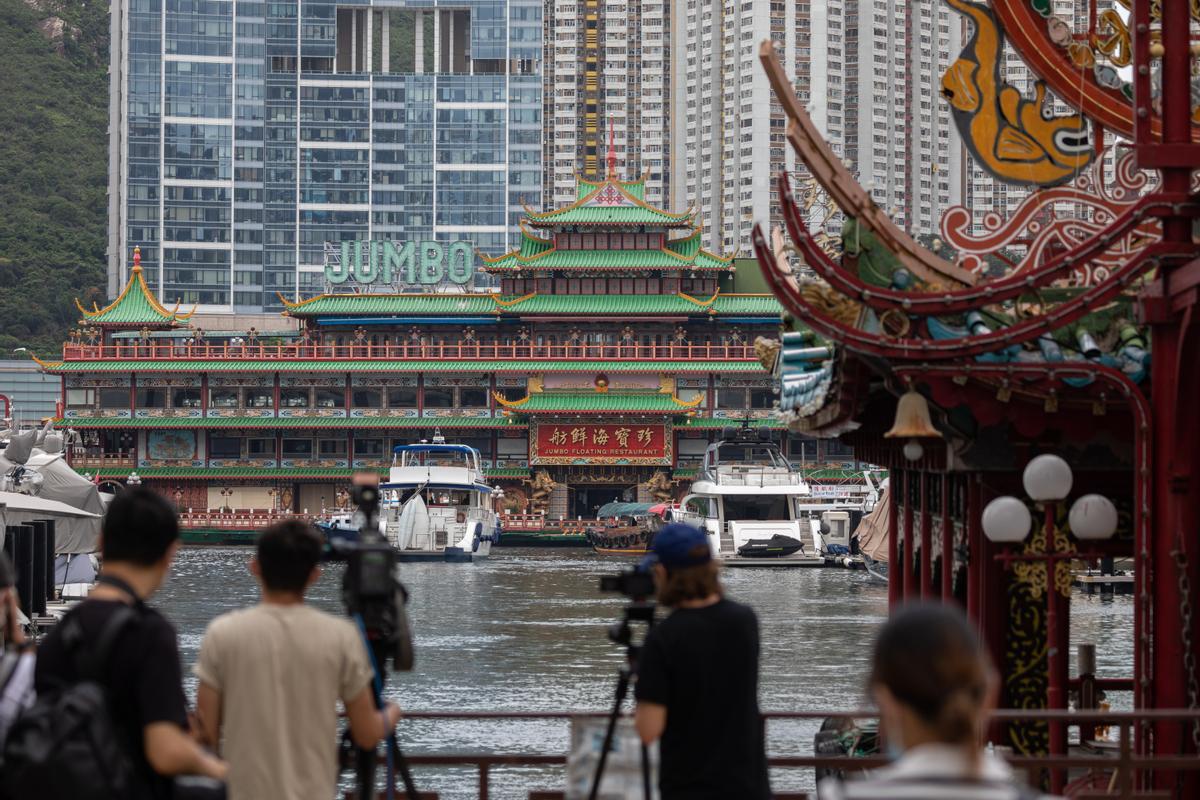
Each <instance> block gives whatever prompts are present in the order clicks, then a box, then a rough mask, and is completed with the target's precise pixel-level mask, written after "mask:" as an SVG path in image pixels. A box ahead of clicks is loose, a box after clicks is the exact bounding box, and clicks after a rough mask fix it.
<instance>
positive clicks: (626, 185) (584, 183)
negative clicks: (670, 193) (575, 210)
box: [575, 174, 646, 200]
mask: <svg viewBox="0 0 1200 800" xmlns="http://www.w3.org/2000/svg"><path fill="white" fill-rule="evenodd" d="M605 180H606V179H603V178H602V179H600V180H598V181H592V180H588V179H587V178H585V177H583V176H582V175H578V174H577V175H576V176H575V199H576V200H582V199H583V198H585V197H587V196H588V195H589V194H591V193H592V192H594V191H596V190H597V189H599V188H600V187H601V186H603V185H604V182H605ZM607 180H610V181H613V182H614V183H619V184H621V188H622V189H624V190H625V191H626V192H628V193H629V194H631V195H633V196H634V197H636V198H637V199H638V200H645V199H646V177H645V176H642V177H640V178H637V179H635V180H632V181H622V180H618V179H616V178H608V179H607Z"/></svg>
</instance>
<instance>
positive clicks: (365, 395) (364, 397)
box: [350, 389, 383, 408]
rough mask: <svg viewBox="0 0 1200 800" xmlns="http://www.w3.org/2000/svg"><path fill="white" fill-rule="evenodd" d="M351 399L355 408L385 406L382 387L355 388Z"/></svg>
mask: <svg viewBox="0 0 1200 800" xmlns="http://www.w3.org/2000/svg"><path fill="white" fill-rule="evenodd" d="M350 399H351V401H352V404H353V406H354V407H355V408H383V390H382V389H355V390H354V391H353V392H352V393H351V397H350Z"/></svg>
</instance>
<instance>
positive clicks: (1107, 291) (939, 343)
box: [752, 225, 1184, 361]
mask: <svg viewBox="0 0 1200 800" xmlns="http://www.w3.org/2000/svg"><path fill="white" fill-rule="evenodd" d="M752 238H753V241H754V250H755V253H756V255H757V257H758V262H759V264H760V265H761V266H762V268H763V275H764V276H765V277H766V279H767V283H768V285H769V286H770V287H771V290H772V291H773V292H774V293H775V295H776V297H777V298H778V299H779V302H780V303H781V304H782V305H783V306H784V308H785V309H786V310H788V311H790V312H792V313H793V314H794V315H795V316H796V317H797V318H798V319H801V320H803V321H804V323H805V324H806V325H808V327H809V328H811V329H812V330H814V331H815V332H817V333H819V334H820V335H822V336H824V337H826V338H827V339H830V340H832V341H834V342H837V343H839V344H842V345H844V346H846V347H848V348H850V349H852V350H855V351H858V352H861V353H866V354H868V355H874V356H880V357H883V358H891V359H895V360H897V361H917V360H928V359H937V360H950V359H956V358H957V359H966V358H968V357H971V356H977V355H980V354H982V353H988V352H993V351H997V350H1002V349H1004V348H1006V347H1010V346H1012V345H1019V344H1021V343H1023V342H1026V341H1032V340H1034V339H1036V338H1038V337H1039V336H1042V335H1045V334H1049V333H1053V332H1054V331H1055V330H1058V329H1059V328H1062V327H1065V326H1067V325H1070V324H1071V323H1073V322H1075V321H1077V320H1079V319H1080V318H1082V317H1083V316H1085V315H1086V314H1089V313H1091V311H1092V309H1094V308H1098V307H1100V306H1102V305H1103V304H1105V303H1107V302H1108V301H1110V300H1112V299H1114V298H1115V297H1117V296H1118V295H1119V294H1120V293H1121V292H1122V291H1124V289H1125V286H1126V285H1127V284H1128V283H1129V282H1130V281H1132V280H1133V279H1134V278H1135V277H1136V276H1137V275H1139V274H1141V273H1143V272H1146V271H1149V270H1152V269H1156V268H1157V267H1158V266H1159V263H1160V262H1159V259H1160V258H1161V257H1163V256H1169V255H1184V254H1181V253H1177V252H1174V250H1175V248H1176V247H1177V245H1171V244H1167V243H1163V242H1158V243H1155V244H1152V245H1149V246H1148V247H1146V248H1145V249H1143V250H1141V251H1139V252H1137V253H1136V254H1134V255H1133V256H1131V257H1129V258H1128V259H1127V260H1126V261H1125V263H1123V264H1121V265H1118V266H1117V267H1115V268H1114V269H1113V270H1112V271H1111V273H1110V278H1111V279H1110V280H1108V281H1105V282H1104V283H1102V284H1098V285H1096V286H1093V287H1090V288H1089V289H1087V290H1085V291H1084V292H1082V293H1081V294H1079V295H1078V296H1077V297H1075V298H1073V299H1071V300H1068V301H1067V302H1064V303H1062V304H1060V305H1059V306H1057V307H1056V308H1054V309H1052V310H1051V311H1050V312H1048V313H1046V314H1043V315H1041V316H1037V317H1031V318H1029V319H1025V320H1022V321H1019V322H1017V323H1015V324H1013V325H1010V326H1008V327H1004V328H1000V329H998V330H995V331H990V332H988V333H984V334H981V335H969V336H964V337H959V338H953V339H942V340H932V339H925V338H918V337H915V336H908V335H907V334H908V332H909V330H910V328H911V324H912V323H911V320H910V319H909V318H908V316H907V315H905V314H903V313H902V312H890V313H892V314H893V317H894V319H893V321H894V322H895V323H896V325H898V326H899V327H900V331H899V333H898V334H897V335H883V336H881V335H880V334H879V333H878V332H868V331H865V330H862V329H860V328H858V327H857V326H856V325H851V324H846V323H844V322H842V321H840V320H838V319H835V318H834V317H833V316H830V314H828V313H827V312H826V311H825V310H823V309H821V308H818V307H817V306H815V305H813V303H812V302H810V301H809V300H808V298H806V297H805V296H804V294H803V293H802V292H801V291H800V289H799V287H798V286H797V285H796V282H795V280H794V279H793V278H792V276H791V275H790V274H789V273H788V271H787V270H786V269H784V268H783V267H782V266H781V265H780V263H779V260H778V258H777V255H776V253H775V252H774V251H773V250H772V248H770V247H768V246H767V242H766V239H765V237H764V235H763V232H762V228H761V227H760V226H758V225H756V226H755V227H754V231H753V234H752ZM847 300H849V298H847ZM849 301H850V302H854V301H853V300H849ZM883 321H884V320H883V319H882V318H881V324H882V323H883Z"/></svg>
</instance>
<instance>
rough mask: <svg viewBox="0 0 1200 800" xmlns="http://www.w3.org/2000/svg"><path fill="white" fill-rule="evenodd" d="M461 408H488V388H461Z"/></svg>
mask: <svg viewBox="0 0 1200 800" xmlns="http://www.w3.org/2000/svg"><path fill="white" fill-rule="evenodd" d="M458 392H459V394H458V406H459V408H487V407H488V393H487V389H459V390H458Z"/></svg>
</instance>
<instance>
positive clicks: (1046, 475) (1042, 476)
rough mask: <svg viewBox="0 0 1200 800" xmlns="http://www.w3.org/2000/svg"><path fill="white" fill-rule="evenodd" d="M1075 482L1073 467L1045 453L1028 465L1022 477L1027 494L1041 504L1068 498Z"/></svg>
mask: <svg viewBox="0 0 1200 800" xmlns="http://www.w3.org/2000/svg"><path fill="white" fill-rule="evenodd" d="M1073 482H1074V477H1073V476H1072V475H1071V467H1070V466H1069V465H1068V464H1067V462H1066V461H1063V460H1062V459H1061V458H1059V457H1058V456H1056V455H1053V454H1051V453H1043V454H1042V455H1040V456H1038V457H1037V458H1034V459H1033V460H1032V461H1030V462H1029V463H1028V464H1026V465H1025V472H1024V474H1023V475H1022V476H1021V483H1022V484H1024V486H1025V494H1027V495H1029V498H1030V499H1031V500H1035V501H1037V502H1039V503H1042V502H1046V501H1055V500H1062V499H1064V498H1066V496H1067V495H1069V494H1070V493H1071V484H1072V483H1073Z"/></svg>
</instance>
